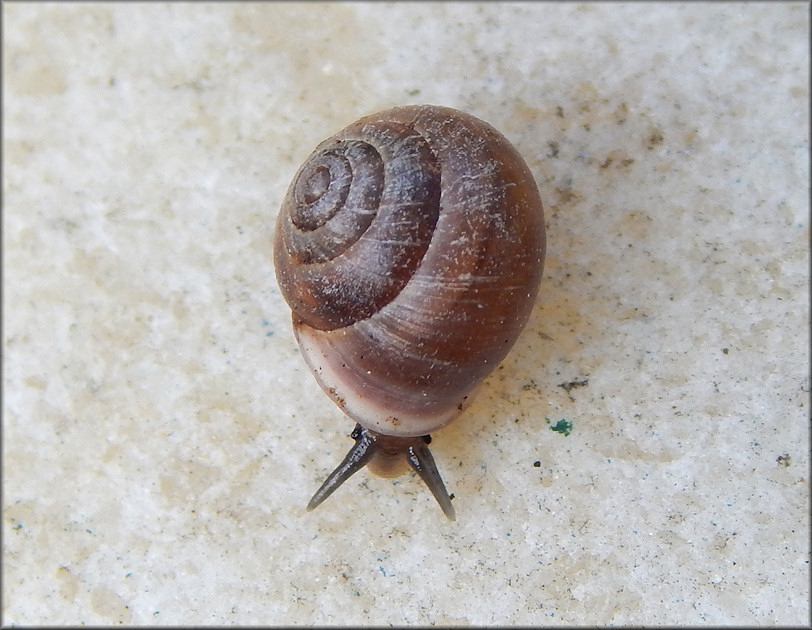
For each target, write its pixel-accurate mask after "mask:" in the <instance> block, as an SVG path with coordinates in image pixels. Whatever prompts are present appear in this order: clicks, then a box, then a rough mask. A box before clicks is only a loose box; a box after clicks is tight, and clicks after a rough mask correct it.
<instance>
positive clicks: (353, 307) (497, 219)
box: [274, 106, 545, 436]
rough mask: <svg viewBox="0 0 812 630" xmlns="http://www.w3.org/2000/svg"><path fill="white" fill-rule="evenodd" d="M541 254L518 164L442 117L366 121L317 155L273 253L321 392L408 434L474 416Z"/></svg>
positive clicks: (517, 327)
mask: <svg viewBox="0 0 812 630" xmlns="http://www.w3.org/2000/svg"><path fill="white" fill-rule="evenodd" d="M372 176H374V177H375V178H377V177H379V176H380V179H374V181H373V180H369V181H368V179H367V178H368V177H372ZM338 200H343V202H344V203H343V205H333V202H334V201H338ZM544 254H545V232H544V218H543V210H542V205H541V200H540V199H539V195H538V189H537V188H536V185H535V182H534V181H533V177H532V174H531V173H530V171H529V169H528V168H527V166H526V164H525V163H524V160H522V158H521V156H520V155H519V154H518V152H517V151H516V150H515V149H514V148H513V146H512V145H511V144H510V143H509V142H508V141H507V140H506V139H505V138H504V137H503V136H502V135H501V134H500V133H499V132H497V131H496V130H495V129H493V127H491V126H490V125H488V124H487V123H485V122H483V121H481V120H479V119H477V118H474V117H473V116H470V115H468V114H464V113H462V112H459V111H456V110H453V109H449V108H444V107H434V106H412V107H399V108H394V109H391V110H387V111H384V112H380V113H379V114H374V115H372V116H368V117H365V118H362V119H361V120H359V121H357V122H356V123H353V124H352V125H350V126H349V127H347V128H346V129H345V130H343V131H342V132H339V133H338V134H336V135H335V136H333V137H332V138H329V139H328V140H326V141H325V142H323V143H322V144H321V145H319V147H317V148H316V150H315V152H314V153H313V154H312V155H311V157H310V158H309V159H308V161H307V162H306V163H305V164H304V165H303V166H302V168H301V169H300V170H299V172H298V173H297V175H296V177H295V178H294V181H293V183H292V184H291V187H290V190H289V191H288V195H287V197H286V199H285V201H284V203H283V206H282V209H281V211H280V214H279V217H278V219H277V230H276V237H275V243H274V262H275V266H276V273H277V278H278V280H279V285H280V288H281V290H282V293H283V295H284V297H285V299H286V300H287V301H288V303H289V304H290V305H291V309H292V310H293V322H294V330H295V332H296V335H297V339H298V341H299V344H300V346H301V349H302V353H303V355H304V357H305V359H306V361H307V362H308V364H309V366H310V368H311V370H312V371H313V373H314V375H315V376H316V379H317V380H318V381H319V384H320V385H321V386H322V388H323V389H324V390H325V392H327V393H328V394H329V395H330V396H331V397H332V398H333V400H334V401H335V402H336V404H338V405H339V406H340V407H341V408H342V409H343V410H344V411H345V412H346V413H347V415H349V416H350V417H352V418H353V419H355V420H356V421H357V422H359V423H360V424H361V425H363V426H365V427H369V428H371V429H374V430H376V431H380V432H381V433H383V434H386V435H401V436H418V435H425V434H428V433H429V432H431V431H433V430H435V429H437V428H439V427H441V426H443V425H445V424H447V423H448V422H450V421H451V420H452V419H453V418H454V417H456V415H458V414H459V413H460V411H461V410H462V409H463V408H464V407H465V406H466V405H467V404H468V402H469V400H470V398H469V395H470V393H471V390H472V389H473V388H474V387H475V386H476V385H477V384H478V383H479V382H480V381H481V380H482V379H483V378H484V377H485V376H486V375H487V374H488V373H489V372H490V371H491V370H493V369H494V368H495V367H496V366H497V364H498V363H499V362H500V361H501V360H502V359H503V358H504V356H505V355H506V354H507V352H508V351H509V350H510V348H511V347H512V345H513V343H514V342H515V340H516V338H517V337H518V335H519V333H520V332H521V330H522V328H523V327H524V325H525V323H526V322H527V319H528V317H529V315H530V310H531V309H532V306H533V303H534V301H535V298H536V294H537V292H538V286H539V282H540V280H541V274H542V268H543V262H544Z"/></svg>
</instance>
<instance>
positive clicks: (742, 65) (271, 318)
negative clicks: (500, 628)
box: [2, 3, 810, 625]
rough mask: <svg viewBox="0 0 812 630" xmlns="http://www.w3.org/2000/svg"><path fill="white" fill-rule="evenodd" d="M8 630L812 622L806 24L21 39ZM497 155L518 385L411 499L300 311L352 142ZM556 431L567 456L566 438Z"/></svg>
mask: <svg viewBox="0 0 812 630" xmlns="http://www.w3.org/2000/svg"><path fill="white" fill-rule="evenodd" d="M2 10H3V29H4V32H3V96H4V100H3V142H4V144H3V289H4V295H3V298H4V299H3V539H2V544H3V566H2V571H3V574H2V577H3V593H2V594H3V602H2V606H3V611H2V612H3V618H2V622H3V624H22V625H30V624H75V625H78V624H103V625H106V624H117V623H124V624H139V625H151V624H185V625H200V624H203V625H220V624H245V625H247V624H285V625H292V624H353V625H387V624H395V625H413V624H417V625H435V624H436V625H455V624H478V625H483V624H488V625H492V624H502V625H510V624H521V625H574V624H617V625H620V624H643V625H655V624H668V625H673V624H691V625H697V624H714V625H724V624H735V625H749V624H765V625H770V624H783V625H787V624H806V623H808V620H809V578H810V575H809V535H810V532H809V512H808V510H809V505H810V504H809V479H808V475H809V461H808V457H809V420H808V419H809V413H810V410H809V330H808V326H807V325H808V322H809V237H810V234H809V91H808V90H809V85H808V77H809V52H808V45H809V10H808V5H806V4H788V3H769V4H766V3H743V4H729V3H719V4H715V3H714V4H694V3H688V4H682V5H680V4H656V3H655V4H652V3H643V4H637V3H634V4H617V3H601V4H586V5H584V4H571V3H561V4H546V3H521V4H501V3H499V4H483V5H479V4H470V3H463V4H433V3H432V4H428V3H419V4H376V3H361V4H330V5H321V4H309V3H308V4H303V5H299V4H292V3H280V4H262V3H259V4H256V3H252V4H239V3H222V4H213V5H206V4H185V3H184V4H169V5H166V4H130V3H121V4H40V3H30V4H29V3H4V4H3V7H2ZM408 103H434V104H440V105H448V106H452V107H457V108H460V109H463V110H465V111H468V112H470V113H472V114H474V115H476V116H478V117H480V118H482V119H484V120H486V121H488V122H489V123H491V124H492V125H494V126H495V127H496V128H498V129H500V130H501V131H502V132H503V133H504V134H505V135H506V136H507V137H508V138H509V139H510V140H511V141H512V142H513V143H514V144H515V145H516V147H517V148H518V149H519V151H520V152H521V153H522V155H523V156H524V157H525V158H526V160H527V162H528V164H529V166H530V168H531V170H532V171H533V174H534V176H535V178H536V180H537V182H538V184H539V187H540V190H541V196H542V199H543V200H544V203H545V208H546V222H547V228H548V258H547V265H546V270H545V277H544V280H543V282H542V289H541V295H540V297H539V300H538V304H537V306H536V308H535V310H534V312H533V315H532V317H531V320H530V323H529V325H528V327H527V329H526V330H525V332H524V333H523V335H522V336H521V337H520V339H519V342H518V344H517V346H516V347H515V349H514V351H513V352H512V353H511V354H510V355H509V356H508V358H507V359H506V360H505V361H504V362H503V364H502V365H501V366H500V367H499V368H498V369H497V370H496V372H495V373H494V374H493V375H492V376H491V377H490V378H489V379H488V380H487V381H486V382H485V383H484V385H483V386H482V388H481V390H480V392H479V394H478V396H477V398H476V400H475V402H474V404H473V405H472V406H471V408H470V409H469V410H468V412H467V413H466V414H465V416H464V417H463V418H462V419H460V420H459V421H457V422H456V423H454V424H452V425H450V426H449V427H447V428H445V429H443V430H441V431H438V432H437V433H436V434H435V435H434V442H433V444H432V450H433V452H434V456H435V458H436V459H437V462H438V465H439V467H440V469H441V471H442V473H443V476H444V478H445V481H446V484H447V485H448V486H449V489H450V491H451V492H453V493H454V495H455V500H454V505H455V506H456V510H457V515H458V520H457V522H455V523H450V522H447V521H446V520H445V518H444V517H443V515H442V513H441V512H440V510H439V508H438V507H437V505H436V504H435V503H434V501H433V499H432V498H431V496H430V495H429V494H428V492H427V491H426V489H425V488H424V487H422V485H421V484H420V482H419V480H418V479H416V478H414V477H413V476H412V475H407V476H404V477H402V478H400V479H397V480H394V481H392V480H383V479H379V478H375V477H371V476H369V475H367V474H366V473H359V475H357V476H356V477H354V478H353V479H352V480H351V481H350V482H349V483H347V484H346V485H345V486H343V487H342V488H341V489H340V490H339V491H338V492H337V493H336V494H335V495H334V496H333V497H331V498H330V499H328V501H327V502H326V503H325V504H324V505H322V506H321V507H320V508H319V509H318V510H316V511H314V512H311V513H306V512H305V511H304V506H305V504H306V503H307V500H308V499H309V498H310V496H311V494H312V493H313V491H314V490H315V489H316V488H317V487H318V485H319V484H320V483H321V481H322V480H323V478H324V476H325V475H326V474H327V473H328V472H329V471H330V470H332V468H333V467H334V466H335V465H336V463H337V462H338V461H339V460H340V458H341V457H342V456H343V454H344V452H345V451H346V449H347V448H348V446H349V442H350V441H349V440H348V439H347V437H346V435H347V434H348V433H349V431H350V430H351V429H352V423H351V422H350V421H349V420H347V419H345V418H343V417H342V415H341V413H340V411H339V410H338V408H337V407H335V406H334V405H333V404H332V403H331V402H330V400H328V398H327V397H326V396H324V395H323V394H322V392H321V391H320V390H319V389H318V387H317V386H316V383H315V381H314V380H313V378H312V377H311V376H310V374H309V372H308V371H307V369H306V367H305V365H304V362H303V360H302V358H301V356H300V354H299V352H298V349H297V347H296V344H295V341H294V338H293V333H292V330H291V326H290V320H289V311H288V309H287V306H286V305H285V303H284V301H283V300H282V298H281V296H280V294H279V292H278V289H277V286H276V281H275V278H274V272H273V267H272V264H271V257H270V239H271V234H272V230H273V225H274V219H275V216H276V212H277V209H278V207H279V204H280V201H281V199H282V196H283V195H284V193H285V191H286V189H287V186H288V184H289V182H290V179H291V178H292V176H293V174H294V173H295V171H296V169H297V168H298V166H299V164H300V163H301V162H302V161H304V159H305V158H306V157H307V155H308V154H309V153H310V151H311V150H312V149H313V147H315V145H316V144H317V143H318V142H319V141H321V140H322V139H324V138H325V137H327V136H329V135H331V134H332V133H334V132H336V131H338V130H339V129H341V128H342V127H344V126H345V125H347V124H348V123H350V122H352V121H353V120H355V119H357V118H359V117H360V116H362V115H364V114H367V113H371V112H374V111H376V110H380V109H384V108H387V107H390V106H394V105H399V104H408ZM560 420H565V421H566V422H569V423H571V424H572V428H571V431H570V432H569V435H566V434H564V433H561V432H557V431H553V430H551V428H552V427H559V426H563V425H559V424H558V423H559V421H560Z"/></svg>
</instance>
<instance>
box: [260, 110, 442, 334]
mask: <svg viewBox="0 0 812 630" xmlns="http://www.w3.org/2000/svg"><path fill="white" fill-rule="evenodd" d="M439 202H440V166H439V164H438V163H437V160H436V158H435V156H434V155H433V154H432V152H431V149H430V148H429V146H428V144H427V143H426V141H425V139H423V138H422V137H421V136H420V135H419V134H418V133H417V132H415V131H414V130H412V129H409V128H408V127H407V126H406V125H402V124H397V123H385V122H384V123H371V124H366V125H361V126H359V125H354V126H353V127H350V128H348V129H346V130H344V131H343V132H342V133H340V134H337V135H336V136H333V137H332V138H330V139H328V140H327V141H325V142H323V143H322V144H321V145H319V147H317V148H316V150H315V151H314V153H313V154H312V155H311V156H310V157H309V158H308V160H307V161H306V162H305V164H304V165H303V166H302V167H301V169H299V172H298V173H297V174H296V176H295V177H294V180H293V183H292V184H291V187H290V190H289V192H288V195H287V197H286V198H285V201H284V203H283V206H282V210H281V212H280V218H279V232H278V235H279V236H280V237H281V239H282V242H281V243H277V246H276V248H275V251H276V254H277V255H276V261H275V262H276V268H277V270H279V271H280V272H281V273H282V274H283V275H284V280H283V281H280V286H282V287H283V291H284V292H285V298H286V299H287V300H288V303H289V304H290V305H291V309H292V310H293V313H294V315H295V317H296V318H297V319H299V320H300V321H301V322H303V323H304V324H307V325H308V326H311V327H313V328H317V329H320V330H332V329H335V328H341V327H342V326H348V325H350V324H353V323H355V322H357V321H359V320H362V319H366V318H368V317H370V316H371V315H372V314H374V313H376V312H377V311H379V310H380V309H381V308H382V307H383V306H384V305H385V304H387V303H389V302H391V301H392V299H393V298H394V297H395V296H396V295H397V294H398V293H399V292H400V291H401V290H402V288H403V287H404V286H405V284H406V283H407V282H408V281H409V279H410V278H411V276H412V274H413V273H414V271H415V270H416V269H417V267H418V265H419V264H420V261H421V259H422V257H423V255H424V254H425V251H426V249H427V248H428V245H429V243H430V242H431V237H432V232H433V230H434V227H435V224H436V223H437V216H438V214H439Z"/></svg>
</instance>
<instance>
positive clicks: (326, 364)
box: [293, 324, 473, 437]
mask: <svg viewBox="0 0 812 630" xmlns="http://www.w3.org/2000/svg"><path fill="white" fill-rule="evenodd" d="M293 329H294V333H295V335H296V340H297V341H298V342H299V348H300V349H301V351H302V356H304V359H305V362H306V363H307V365H308V366H309V367H310V370H311V372H312V373H313V376H314V377H315V379H316V381H317V382H318V384H319V386H320V387H321V388H322V389H323V390H324V392H325V393H326V394H327V395H328V396H329V397H330V398H331V399H332V400H333V402H334V403H335V404H336V405H338V407H339V408H340V409H341V410H342V411H343V412H344V413H345V414H346V415H347V416H349V417H350V418H352V419H353V420H355V421H356V422H357V423H358V424H360V425H361V426H363V427H366V428H367V429H371V430H373V431H377V432H378V433H382V434H383V435H392V436H399V437H416V436H420V435H428V434H429V433H431V432H432V431H436V430H437V429H440V428H442V427H444V426H445V425H447V424H449V423H450V422H451V421H452V420H454V419H455V418H456V417H457V416H459V415H460V414H461V413H462V412H463V411H465V409H466V408H467V407H468V405H469V404H470V403H471V400H472V398H473V392H471V393H468V394H467V395H465V396H463V397H462V398H461V399H460V400H459V401H454V402H453V403H452V404H448V405H445V406H444V407H443V408H442V409H440V410H432V411H431V412H429V413H417V412H414V411H411V412H410V411H404V408H403V407H405V406H407V405H404V406H403V407H401V406H398V405H397V404H396V401H394V400H393V401H391V402H387V401H381V400H376V398H378V397H377V396H375V395H374V392H366V391H364V385H363V382H364V379H363V378H361V375H353V374H348V373H347V371H348V367H347V366H342V365H341V364H340V362H339V361H336V360H335V356H334V353H332V352H330V351H329V349H326V351H325V350H322V347H323V344H322V343H320V341H321V340H322V338H323V337H324V336H326V335H328V334H329V332H325V331H321V330H316V329H314V328H311V327H310V326H307V325H306V324H298V325H296V324H294V326H293ZM342 372H344V373H342ZM353 381H355V382H357V383H359V384H360V385H354V383H353Z"/></svg>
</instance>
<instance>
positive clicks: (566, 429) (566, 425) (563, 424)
mask: <svg viewBox="0 0 812 630" xmlns="http://www.w3.org/2000/svg"><path fill="white" fill-rule="evenodd" d="M550 428H551V429H552V430H553V431H557V432H558V433H563V434H564V436H565V437H566V436H568V435H569V434H570V431H571V430H572V422H567V421H566V420H564V419H563V418H562V419H561V420H559V421H558V422H557V423H555V424H554V425H553V426H551V427H550Z"/></svg>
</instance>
